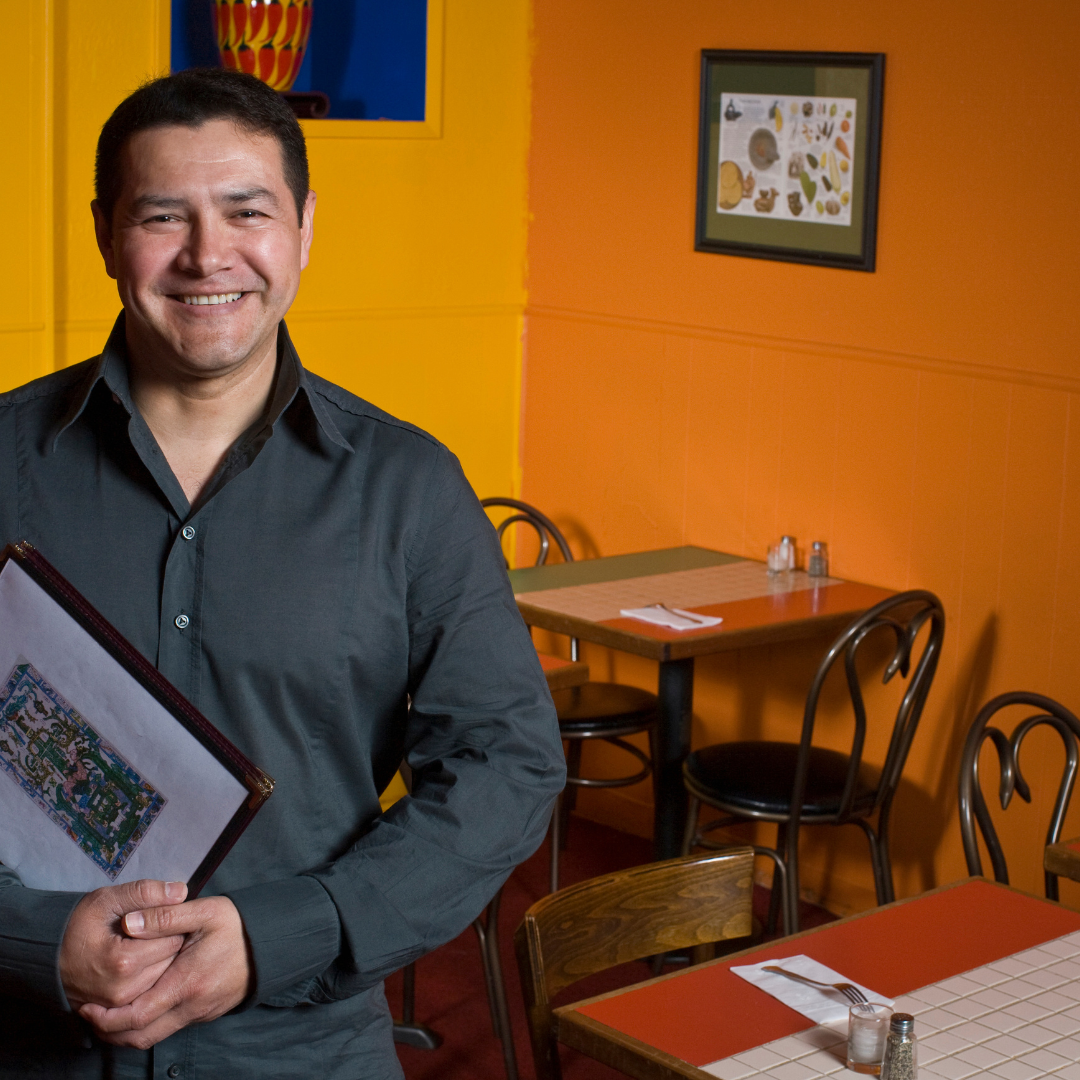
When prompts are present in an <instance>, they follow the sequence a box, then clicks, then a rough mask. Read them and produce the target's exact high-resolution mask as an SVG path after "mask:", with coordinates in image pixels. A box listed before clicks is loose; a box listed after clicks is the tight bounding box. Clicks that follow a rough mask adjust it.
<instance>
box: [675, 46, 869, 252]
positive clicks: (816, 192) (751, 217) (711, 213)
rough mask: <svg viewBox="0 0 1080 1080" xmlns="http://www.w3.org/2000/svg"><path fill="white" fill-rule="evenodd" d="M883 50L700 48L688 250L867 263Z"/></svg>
mask: <svg viewBox="0 0 1080 1080" xmlns="http://www.w3.org/2000/svg"><path fill="white" fill-rule="evenodd" d="M884 80H885V54H884V53H812V52H757V51H746V50H742V51H735V50H724V49H703V50H702V53H701V117H700V123H701V126H700V134H699V142H698V180H697V228H696V232H695V242H694V247H695V249H696V250H697V251H712V252H718V253H720V254H724V255H744V256H748V257H750V258H754V259H779V260H782V261H784V262H799V263H812V264H815V265H818V266H835V267H841V268H844V269H848V270H873V269H874V265H875V263H874V260H875V248H876V241H877V198H878V169H879V162H880V157H881V99H882V91H883V87H884Z"/></svg>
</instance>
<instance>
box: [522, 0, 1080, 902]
mask: <svg viewBox="0 0 1080 1080" xmlns="http://www.w3.org/2000/svg"><path fill="white" fill-rule="evenodd" d="M534 12H535V15H534V17H535V25H536V46H535V48H536V54H535V60H534V66H533V115H532V144H531V151H530V173H529V187H530V211H531V213H532V215H533V224H532V226H531V230H530V236H529V269H530V274H529V305H530V306H529V312H528V316H527V318H528V337H527V340H528V353H527V358H526V359H527V365H526V372H527V377H526V382H525V399H524V423H523V427H524V439H523V445H524V453H523V464H524V469H525V484H524V489H523V490H524V497H525V498H526V499H528V500H529V501H531V502H534V503H536V504H537V505H539V506H541V507H542V508H543V509H544V510H545V511H546V512H547V513H548V514H551V515H553V516H554V517H555V520H556V521H557V522H558V523H559V524H560V525H566V526H567V527H568V529H569V531H570V532H571V534H572V536H573V542H574V544H575V545H576V546H577V553H578V554H579V556H580V555H581V554H597V553H599V554H603V555H612V554H618V553H620V552H624V551H633V550H641V549H644V548H657V547H664V546H667V545H674V544H680V543H687V544H701V545H703V546H706V547H715V548H719V549H720V550H723V551H729V552H734V553H738V554H742V555H746V556H751V557H755V558H762V557H764V554H765V549H766V545H767V544H768V543H769V542H771V541H775V540H776V539H777V538H778V537H779V536H780V535H781V534H782V533H792V534H794V535H795V536H796V537H797V538H798V540H799V541H800V543H801V544H803V545H807V544H808V543H809V542H810V541H812V540H815V539H822V540H826V541H828V542H829V544H830V546H831V551H832V557H833V567H834V570H835V571H836V572H837V573H839V574H840V575H842V576H845V577H849V578H852V579H854V580H858V581H866V582H869V583H872V584H876V585H882V586H886V587H891V588H896V589H901V588H908V587H924V588H930V589H933V590H934V591H935V592H937V593H938V594H939V595H940V596H941V598H942V600H943V601H944V604H945V608H946V612H947V615H948V627H947V630H946V637H945V650H944V656H943V659H942V663H941V667H940V670H939V673H938V677H937V680H936V684H935V687H934V690H933V693H932V696H931V698H930V701H929V705H928V708H927V711H926V714H925V718H924V721H923V725H922V728H921V730H920V732H919V734H918V737H917V738H916V741H915V744H914V747H913V750H912V754H911V758H910V761H909V766H908V769H907V772H906V779H905V784H904V787H903V789H902V790H901V792H900V795H899V798H898V802H897V812H896V818H895V832H894V846H893V850H894V855H895V858H896V864H897V873H896V879H897V889H898V892H899V893H900V894H901V895H910V894H912V893H914V892H917V891H919V890H921V889H924V888H927V887H929V886H931V885H933V884H935V883H939V882H944V881H949V880H953V879H955V878H957V877H958V876H961V875H962V874H964V872H965V871H964V862H963V857H962V853H961V849H960V835H959V827H958V821H957V816H956V775H957V766H958V759H959V750H960V745H961V743H962V740H963V736H964V731H965V729H966V726H967V725H968V724H969V723H970V721H971V719H972V717H973V715H974V713H975V711H976V709H977V708H978V706H979V705H980V704H981V703H983V702H984V701H986V700H987V699H988V697H990V696H991V695H993V694H995V693H998V692H1000V691H1003V690H1012V689H1031V690H1037V691H1042V692H1044V693H1048V694H1050V695H1052V696H1055V697H1059V698H1060V699H1061V700H1063V701H1064V702H1066V703H1067V704H1069V705H1070V706H1071V708H1072V709H1074V710H1080V664H1078V663H1077V659H1078V657H1080V615H1078V612H1080V558H1078V551H1077V548H1078V544H1077V537H1078V536H1080V484H1078V476H1080V435H1078V427H1077V422H1076V418H1075V417H1074V415H1073V413H1074V412H1076V411H1077V407H1078V405H1080V366H1078V359H1077V358H1078V349H1080V321H1078V318H1077V312H1078V310H1080V305H1078V304H1077V299H1076V293H1077V286H1078V283H1080V273H1078V271H1080V262H1078V257H1077V252H1078V251H1080V228H1078V225H1077V222H1078V215H1077V213H1076V211H1075V209H1074V206H1073V202H1074V194H1073V193H1074V190H1075V182H1074V179H1073V178H1074V177H1075V175H1076V172H1077V165H1078V163H1080V155H1078V149H1077V144H1076V141H1075V139H1071V138H1069V137H1067V136H1066V135H1065V131H1066V129H1069V130H1074V129H1075V123H1073V125H1072V128H1069V125H1068V124H1067V123H1064V122H1063V120H1062V116H1063V113H1062V108H1063V107H1066V106H1063V104H1062V103H1066V102H1074V101H1075V100H1076V98H1077V90H1078V89H1080V82H1078V76H1077V72H1078V68H1077V65H1076V63H1075V59H1074V57H1075V53H1076V49H1077V45H1078V44H1080V8H1078V6H1077V5H1076V4H1075V3H1073V2H1066V0H1033V2H1032V3H1030V4H1028V5H1026V6H1025V7H1024V8H1023V10H1022V12H1021V10H1020V9H1018V8H1015V9H1014V8H1010V7H1008V6H1007V5H1003V4H996V3H990V4H987V3H980V2H977V0H955V2H952V3H944V4H943V3H940V0H896V2H894V3H890V4H882V3H879V2H876V0H838V2H837V3H835V4H830V5H820V4H816V5H814V4H810V5H808V4H794V3H781V4H780V5H775V4H760V3H759V4H753V3H744V4H717V3H716V2H715V0H668V2H666V3H663V4H657V3H655V2H654V0H593V2H591V3H588V4H582V3H580V2H578V0H535V3H534ZM703 48H731V49H797V50H839V49H843V50H850V51H867V52H877V51H883V52H885V53H886V54H887V62H886V73H885V97H884V112H885V115H884V124H883V142H882V146H883V150H882V163H881V165H882V172H881V200H880V215H879V233H878V240H879V243H878V269H877V272H876V273H873V274H863V273H854V272H851V271H846V270H834V269H823V268H818V267H812V266H800V265H795V264H791V263H783V262H771V261H766V260H756V259H747V258H737V257H733V256H726V255H714V254H706V253H701V252H695V251H694V250H693V233H694V202H695V179H696V160H697V159H696V153H697V125H698V93H699V71H700V50H701V49H703ZM1063 123H1064V126H1063ZM823 648H824V643H823V642H820V641H818V642H814V643H812V644H807V645H804V646H790V645H786V646H783V647H776V648H773V649H752V650H745V651H742V652H739V653H734V654H727V655H725V656H722V657H713V658H709V659H707V660H702V661H699V662H698V666H697V669H698V681H697V684H696V695H695V708H694V731H693V739H694V743H695V745H702V744H704V743H709V742H719V741H722V740H726V739H734V738H740V737H742V738H752V737H764V738H781V739H783V738H787V739H790V738H792V737H793V733H794V732H796V731H797V730H798V728H797V724H798V720H799V715H800V709H801V701H802V699H803V698H804V696H805V691H806V687H807V685H808V682H809V679H810V675H811V672H812V671H813V666H814V663H815V660H816V658H817V657H819V656H820V655H821V653H822V651H823ZM586 659H587V660H589V662H590V664H591V665H592V666H593V668H594V673H595V674H596V675H601V676H604V675H608V674H614V675H616V676H617V677H619V678H620V679H624V680H626V681H632V682H636V683H639V684H640V685H642V686H650V685H651V686H655V679H656V671H655V665H649V664H646V663H644V662H641V661H637V660H635V659H633V658H630V657H626V656H619V655H615V654H609V653H605V652H604V651H602V650H596V649H593V650H589V653H588V655H587V657H586ZM844 737H845V733H844V732H842V731H841V730H840V728H839V726H838V725H833V726H831V727H829V730H827V731H826V732H825V734H824V738H825V741H827V742H832V743H834V744H835V745H840V743H841V741H842V740H843V739H844ZM1038 742H1039V740H1037V739H1036V740H1033V742H1032V743H1031V744H1029V746H1028V748H1027V751H1026V753H1025V757H1026V761H1025V763H1024V764H1025V771H1026V773H1027V775H1028V776H1029V779H1030V780H1031V781H1032V784H1033V787H1035V788H1036V790H1037V791H1040V792H1041V793H1042V794H1041V795H1040V796H1039V798H1040V799H1041V800H1042V806H1041V811H1042V813H1043V817H1042V818H1041V821H1040V820H1037V818H1038V814H1033V813H1030V812H1029V811H1028V808H1026V807H1022V806H1018V807H1016V808H1014V809H1012V810H1010V812H1009V815H1008V819H1009V822H1010V824H1009V825H1008V826H1007V831H1008V840H1009V841H1010V843H1009V848H1010V850H1011V852H1012V855H1013V859H1012V862H1013V870H1014V881H1015V882H1016V883H1018V884H1019V885H1020V886H1021V887H1023V888H1027V889H1033V890H1035V889H1040V888H1041V884H1040V873H1039V869H1040V852H1039V837H1040V834H1041V833H1043V832H1045V828H1046V816H1045V813H1046V803H1045V797H1046V792H1047V790H1048V788H1050V789H1053V788H1056V780H1052V776H1051V774H1052V771H1053V768H1054V767H1057V768H1058V770H1059V772H1058V776H1060V748H1059V749H1058V750H1057V752H1056V756H1055V755H1054V753H1053V737H1052V736H1051V737H1048V738H1047V739H1045V740H1042V747H1041V748H1040V747H1039V745H1037V744H1038ZM848 746H850V741H849V742H848ZM880 750H881V744H880V743H879V744H878V748H877V749H876V750H875V749H874V748H871V757H872V756H873V753H877V752H880ZM612 767H614V763H612ZM650 799H651V795H650V792H649V790H648V786H647V785H641V786H640V788H635V789H623V790H622V791H621V792H610V793H604V794H603V795H602V796H601V795H599V794H597V795H596V797H595V798H593V799H592V800H591V801H590V797H589V796H583V800H582V805H583V806H584V807H585V808H586V809H588V810H589V812H590V813H593V814H594V815H596V816H602V817H604V818H605V819H606V820H609V821H611V822H612V823H616V824H619V825H622V826H625V825H626V824H627V823H628V822H635V823H636V824H637V826H638V827H639V828H641V829H642V830H644V829H647V828H648V827H649V823H650V822H649V803H650ZM1015 801H1016V802H1017V803H1019V800H1015ZM1073 802H1074V807H1073V813H1072V816H1071V818H1070V821H1069V826H1068V827H1069V830H1070V831H1071V835H1074V836H1075V835H1078V834H1080V800H1077V799H1074V800H1073ZM813 832H815V833H816V836H815V837H814V838H813V839H810V838H808V839H807V847H806V854H807V858H806V861H805V866H804V871H805V873H804V879H803V880H804V883H805V884H807V885H808V886H809V887H810V888H811V889H812V890H813V891H814V892H815V893H817V894H818V895H819V896H824V897H825V898H826V900H827V901H828V903H829V904H831V905H833V906H835V907H836V908H837V909H844V908H852V907H859V906H866V905H867V904H868V903H869V902H870V898H871V896H872V893H871V891H870V890H871V877H870V872H869V864H868V859H867V856H866V848H865V843H864V841H863V840H862V838H861V836H860V835H859V833H858V831H857V830H856V829H854V828H850V829H847V830H835V829H831V830H824V829H820V830H813ZM770 839H771V837H770ZM1078 895H1080V893H1078V892H1076V891H1073V892H1071V893H1070V894H1069V896H1070V897H1071V898H1072V899H1073V900H1074V899H1075V898H1076V897H1077V896H1078ZM1070 902H1072V901H1070Z"/></svg>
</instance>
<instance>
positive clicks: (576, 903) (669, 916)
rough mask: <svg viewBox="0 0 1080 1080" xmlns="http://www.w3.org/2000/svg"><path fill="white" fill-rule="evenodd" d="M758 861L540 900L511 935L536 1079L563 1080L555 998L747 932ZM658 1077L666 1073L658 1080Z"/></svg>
mask: <svg viewBox="0 0 1080 1080" xmlns="http://www.w3.org/2000/svg"><path fill="white" fill-rule="evenodd" d="M753 869H754V852H753V849H752V848H749V847H733V848H729V849H728V850H727V851H724V852H723V853H711V854H708V855H691V856H688V857H687V856H684V857H683V858H681V859H668V860H667V861H665V862H657V863H650V864H649V865H647V866H638V867H634V868H633V869H631V870H622V871H619V872H618V873H616V874H610V875H606V876H604V877H597V878H591V879H590V880H588V881H583V882H581V883H580V884H578V885H571V886H569V887H568V888H565V889H563V890H561V891H560V892H556V893H551V894H549V895H548V896H545V897H544V898H543V899H541V900H538V901H537V902H536V903H535V904H533V906H532V907H531V908H529V910H528V911H526V912H525V918H524V920H523V922H522V923H521V925H520V926H519V927H518V928H517V932H516V933H515V934H514V948H515V950H516V952H517V961H518V970H519V971H520V973H521V987H522V991H523V992H524V995H525V1007H526V1011H527V1013H528V1020H529V1039H530V1041H531V1043H532V1052H533V1061H534V1063H535V1065H536V1077H537V1080H558V1078H559V1077H560V1076H561V1075H562V1073H561V1070H560V1066H559V1051H558V1046H557V1044H556V1036H557V1034H558V1032H557V1029H556V1022H555V1018H554V1016H553V1014H552V1010H551V998H552V997H553V996H554V995H555V994H557V993H558V992H559V991H560V990H562V989H563V988H564V987H567V986H569V985H571V983H575V982H577V981H578V980H579V979H583V978H585V977H586V976H587V975H593V974H595V973H596V972H598V971H606V970H607V969H608V968H611V967H615V965H616V964H625V963H628V962H630V961H632V960H640V959H642V958H643V957H647V956H652V955H654V954H656V953H663V952H668V951H671V950H675V949H688V948H689V949H693V950H694V956H693V959H694V961H695V962H700V961H702V960H707V959H709V952H710V945H711V944H712V943H714V942H717V941H725V940H729V939H732V938H740V937H745V936H746V935H748V934H749V933H750V902H751V895H752V886H753ZM658 1075H659V1074H658Z"/></svg>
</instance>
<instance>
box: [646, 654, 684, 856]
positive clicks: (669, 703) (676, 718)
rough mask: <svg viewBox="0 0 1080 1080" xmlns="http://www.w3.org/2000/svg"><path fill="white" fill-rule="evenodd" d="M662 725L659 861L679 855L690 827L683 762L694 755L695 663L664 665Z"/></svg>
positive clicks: (656, 846)
mask: <svg viewBox="0 0 1080 1080" xmlns="http://www.w3.org/2000/svg"><path fill="white" fill-rule="evenodd" d="M657 694H658V696H659V698H660V725H659V730H658V731H657V739H656V761H654V762H653V768H654V769H655V770H656V808H655V817H654V821H653V850H654V852H655V854H656V858H657V859H672V858H674V857H675V856H676V855H678V854H679V848H680V846H681V845H682V838H683V828H684V827H685V824H686V792H685V790H684V788H683V780H682V763H683V760H684V759H685V758H686V755H687V754H689V753H690V709H691V706H692V704H693V701H694V660H693V657H690V658H688V659H685V660H663V661H661V663H660V685H659V690H658V691H657Z"/></svg>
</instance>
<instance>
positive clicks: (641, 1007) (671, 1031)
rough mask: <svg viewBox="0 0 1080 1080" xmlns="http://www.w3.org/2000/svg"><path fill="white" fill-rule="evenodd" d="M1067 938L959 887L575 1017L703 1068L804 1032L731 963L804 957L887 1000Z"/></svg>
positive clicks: (1018, 901) (615, 998)
mask: <svg viewBox="0 0 1080 1080" xmlns="http://www.w3.org/2000/svg"><path fill="white" fill-rule="evenodd" d="M1074 930H1080V913H1077V912H1075V911H1069V910H1068V909H1066V908H1063V907H1060V906H1059V905H1057V904H1051V903H1048V902H1046V901H1044V900H1039V899H1037V898H1036V897H1031V896H1026V895H1024V894H1023V893H1018V892H1015V891H1014V890H1011V889H1006V888H1002V887H1000V886H996V885H993V884H990V883H989V882H985V881H972V882H965V883H964V884H962V885H958V886H957V887H955V888H951V889H945V890H943V891H941V892H937V893H930V894H928V895H926V896H921V897H918V898H916V899H914V900H910V901H907V902H904V903H900V904H896V905H894V906H891V907H887V908H883V909H881V910H880V911H874V912H872V913H870V914H868V915H866V916H863V917H860V918H855V919H851V920H846V921H844V922H841V923H837V924H835V925H832V926H827V927H823V928H822V929H821V930H819V931H815V932H814V933H811V934H807V935H806V936H805V937H802V936H800V937H797V938H794V939H788V940H787V941H786V942H785V941H780V942H776V943H775V944H773V945H768V946H763V947H762V948H760V949H756V950H755V951H754V952H753V953H747V954H744V955H743V956H740V957H739V959H737V960H732V961H724V962H722V963H717V964H711V965H708V966H707V967H700V968H695V969H692V970H690V971H687V972H685V973H684V974H680V975H677V976H675V977H673V978H669V979H665V980H663V981H661V982H657V983H653V984H652V985H650V986H644V987H642V988H641V989H639V990H628V991H626V992H624V993H621V994H614V995H612V996H611V997H608V998H605V999H603V1000H600V1001H596V1002H594V1003H592V1004H590V1005H585V1006H582V1007H581V1009H580V1010H578V1011H580V1012H581V1013H582V1014H584V1015H585V1016H588V1017H591V1018H592V1019H593V1020H598V1021H600V1022H601V1023H603V1024H607V1025H608V1027H612V1028H615V1029H616V1030H618V1031H621V1032H623V1033H624V1034H626V1035H630V1036H632V1037H633V1038H635V1039H639V1040H640V1041H641V1042H644V1043H647V1044H649V1045H650V1046H654V1047H656V1048H657V1049H658V1050H663V1051H665V1052H666V1053H669V1054H673V1055H674V1056H675V1057H678V1058H681V1059H682V1060H683V1061H687V1062H689V1063H690V1064H691V1065H698V1066H700V1065H707V1064H708V1063H709V1062H712V1061H716V1060H718V1059H719V1058H725V1057H730V1056H731V1055H732V1054H738V1053H741V1052H742V1051H745V1050H749V1049H751V1048H752V1047H755V1046H760V1045H761V1044H762V1043H767V1042H771V1041H772V1040H773V1039H779V1038H782V1037H783V1036H785V1035H792V1034H794V1033H795V1032H797V1031H803V1030H805V1029H807V1028H809V1027H812V1026H813V1024H812V1023H811V1021H809V1020H807V1019H806V1018H805V1017H804V1016H802V1015H801V1014H799V1013H797V1012H795V1011H794V1010H793V1009H789V1008H788V1007H787V1006H786V1005H783V1004H781V1003H780V1002H779V1001H777V1000H776V999H775V998H773V997H770V996H769V995H768V994H766V993H765V992H764V991H762V990H759V989H757V988H756V987H753V986H751V985H750V984H749V983H747V982H746V981H745V980H743V979H740V978H739V976H737V975H733V974H732V973H731V972H730V971H729V970H728V969H729V968H730V966H731V964H733V963H734V964H753V963H759V962H761V961H762V960H765V959H773V958H776V959H781V958H783V957H786V956H797V955H798V954H800V953H804V954H806V955H807V956H811V957H813V958H814V959H815V960H818V961H820V962H821V963H823V964H826V965H827V966H828V967H831V968H833V970H835V971H839V972H841V973H842V974H844V975H846V976H847V977H848V978H850V979H854V980H855V981H856V982H858V983H861V984H863V985H864V986H870V987H872V988H873V989H874V990H877V991H878V992H879V993H881V994H885V995H886V996H888V997H897V996H899V995H900V994H906V993H909V992H910V991H912V990H917V989H918V988H919V987H920V986H926V985H928V984H929V983H933V982H938V981H939V980H941V979H946V978H949V977H950V976H952V975H958V974H960V973H961V972H964V971H970V970H971V969H972V968H976V967H980V966H981V965H983V964H988V963H990V962H991V961H993V960H998V959H1000V958H1001V957H1003V956H1009V955H1010V954H1012V953H1015V952H1019V951H1020V950H1022V949H1029V948H1031V947H1032V946H1034V945H1038V944H1040V943H1041V942H1043V941H1049V940H1051V939H1052V938H1056V937H1061V936H1062V935H1063V934H1068V933H1071V932H1072V931H1074Z"/></svg>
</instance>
